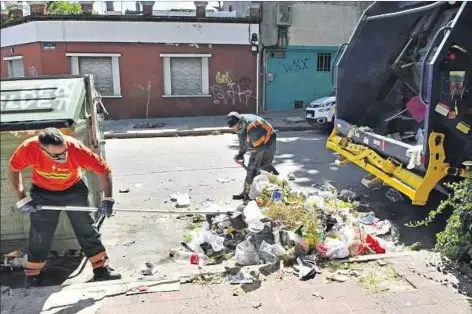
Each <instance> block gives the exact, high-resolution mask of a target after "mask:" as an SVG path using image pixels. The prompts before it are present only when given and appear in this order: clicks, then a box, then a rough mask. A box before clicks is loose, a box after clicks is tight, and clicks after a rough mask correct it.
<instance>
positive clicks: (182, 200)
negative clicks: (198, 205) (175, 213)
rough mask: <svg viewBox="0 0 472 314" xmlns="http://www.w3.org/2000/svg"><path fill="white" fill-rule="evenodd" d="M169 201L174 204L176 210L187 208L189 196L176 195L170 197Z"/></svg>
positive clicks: (186, 194)
mask: <svg viewBox="0 0 472 314" xmlns="http://www.w3.org/2000/svg"><path fill="white" fill-rule="evenodd" d="M170 200H171V201H172V202H175V203H176V205H175V206H176V207H177V208H183V207H189V206H190V196H189V195H188V193H176V194H172V195H171V196H170Z"/></svg>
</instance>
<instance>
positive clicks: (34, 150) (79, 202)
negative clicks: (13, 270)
mask: <svg viewBox="0 0 472 314" xmlns="http://www.w3.org/2000/svg"><path fill="white" fill-rule="evenodd" d="M28 166H31V168H32V183H33V184H32V186H31V190H30V197H28V196H26V193H25V191H24V187H23V183H22V178H21V171H22V170H23V169H25V168H26V167H28ZM81 169H86V170H91V171H94V172H95V173H97V174H98V175H99V176H100V179H101V181H102V184H103V189H104V196H105V197H104V198H103V200H102V203H101V205H100V206H99V213H100V214H103V215H107V216H108V217H110V215H111V214H112V212H113V204H114V200H113V198H112V179H111V170H110V168H109V166H108V165H107V163H106V162H105V161H104V160H103V159H102V158H101V157H100V156H98V155H96V154H94V153H93V152H92V151H91V150H90V149H89V148H87V147H86V146H84V145H83V144H82V143H81V142H79V141H78V140H76V139H74V138H72V137H70V136H66V135H63V134H62V133H61V131H60V130H58V129H56V128H47V129H45V130H42V131H41V132H40V133H39V135H38V136H36V137H33V138H31V139H28V140H26V141H24V142H23V144H21V145H20V146H19V147H18V148H17V150H16V151H15V153H14V154H13V156H12V157H11V159H10V165H9V167H8V179H9V181H10V186H11V188H12V189H13V192H14V193H15V195H16V198H17V200H18V202H17V203H16V206H17V208H18V210H19V211H20V213H22V214H24V215H26V214H29V215H30V222H31V227H30V236H29V244H28V250H27V254H28V261H27V263H26V270H25V275H26V277H25V286H26V287H31V286H39V285H40V283H41V282H40V274H41V270H42V268H43V267H44V265H45V264H46V259H47V257H48V254H49V250H50V248H51V243H52V240H53V236H54V231H55V230H56V227H57V223H58V220H59V214H60V213H61V212H60V211H53V210H49V211H48V210H41V211H37V208H36V205H50V206H89V202H88V195H89V190H88V188H87V185H86V184H85V182H84V181H83V180H82V170H81ZM67 215H68V216H69V220H70V222H71V224H72V228H73V229H74V232H75V235H76V237H77V240H78V241H79V244H80V246H81V247H82V249H83V251H84V253H85V255H86V256H87V257H88V259H89V261H90V263H91V264H92V266H93V272H94V280H97V281H99V280H111V279H120V278H121V275H120V274H118V273H116V272H115V271H114V270H113V269H112V268H110V267H109V266H108V256H107V254H106V252H105V248H104V247H103V244H102V241H101V239H100V234H99V233H98V230H97V229H96V228H95V227H94V226H93V223H94V219H93V218H92V216H91V213H89V212H72V211H70V212H67Z"/></svg>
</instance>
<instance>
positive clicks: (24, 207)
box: [16, 196, 38, 215]
mask: <svg viewBox="0 0 472 314" xmlns="http://www.w3.org/2000/svg"><path fill="white" fill-rule="evenodd" d="M16 208H17V209H18V211H19V212H20V213H21V214H22V215H27V214H30V213H35V212H37V211H38V209H37V208H36V206H35V205H34V201H33V199H32V198H31V197H29V196H27V197H25V198H24V199H22V200H19V201H18V202H16Z"/></svg>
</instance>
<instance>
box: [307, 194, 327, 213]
mask: <svg viewBox="0 0 472 314" xmlns="http://www.w3.org/2000/svg"><path fill="white" fill-rule="evenodd" d="M303 206H304V207H305V209H306V210H311V209H314V208H319V209H321V210H322V211H325V210H326V209H327V208H328V206H327V205H326V200H325V198H323V197H322V196H318V195H312V196H310V197H308V199H307V200H306V201H305V204H304V205H303Z"/></svg>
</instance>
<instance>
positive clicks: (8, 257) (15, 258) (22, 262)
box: [1, 250, 27, 268]
mask: <svg viewBox="0 0 472 314" xmlns="http://www.w3.org/2000/svg"><path fill="white" fill-rule="evenodd" d="M26 260H27V255H26V253H25V252H23V251H19V250H16V251H13V252H10V253H8V254H5V255H3V264H2V265H1V266H4V267H12V268H13V267H22V268H25V267H26Z"/></svg>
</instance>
